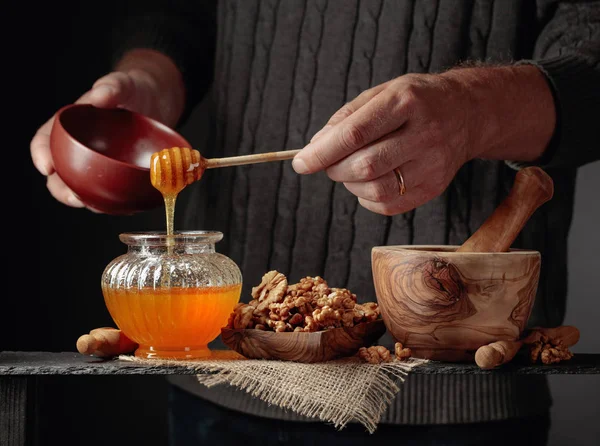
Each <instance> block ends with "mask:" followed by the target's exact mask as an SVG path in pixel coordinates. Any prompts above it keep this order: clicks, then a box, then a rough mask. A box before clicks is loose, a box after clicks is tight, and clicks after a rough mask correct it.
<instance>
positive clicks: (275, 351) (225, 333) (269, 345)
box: [221, 319, 385, 363]
mask: <svg viewBox="0 0 600 446" xmlns="http://www.w3.org/2000/svg"><path fill="white" fill-rule="evenodd" d="M384 333H385V325H384V323H383V321H382V320H381V319H379V320H376V321H373V322H363V323H360V324H357V325H355V326H354V327H349V328H346V327H342V328H332V329H329V330H324V331H316V332H313V333H307V332H283V333H276V332H274V331H263V330H256V329H254V328H249V329H234V328H222V329H221V339H222V341H223V342H224V343H225V345H227V346H228V347H229V348H231V349H232V350H235V351H236V352H238V353H240V354H241V355H243V356H245V357H246V358H249V359H277V360H282V361H296V362H306V363H314V362H324V361H329V360H332V359H336V358H341V357H344V356H352V355H354V354H355V353H356V352H358V350H359V349H360V348H361V347H368V346H370V345H372V344H373V343H375V342H376V341H377V340H378V339H379V338H380V337H381V336H382V335H383V334H384Z"/></svg>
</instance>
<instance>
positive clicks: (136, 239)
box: [119, 230, 223, 246]
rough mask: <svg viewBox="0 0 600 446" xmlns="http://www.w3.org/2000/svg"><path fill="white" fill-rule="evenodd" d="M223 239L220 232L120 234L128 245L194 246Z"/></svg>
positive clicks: (141, 232) (136, 232) (131, 232)
mask: <svg viewBox="0 0 600 446" xmlns="http://www.w3.org/2000/svg"><path fill="white" fill-rule="evenodd" d="M222 239H223V233H222V232H220V231H200V230H190V231H174V232H173V234H172V235H168V234H167V232H166V231H130V232H124V233H122V234H119V240H121V241H122V242H123V243H125V244H126V245H138V246H139V245H146V246H147V245H155V246H156V245H158V246H164V245H167V244H169V245H173V244H175V245H193V244H209V243H217V242H218V241H220V240H222Z"/></svg>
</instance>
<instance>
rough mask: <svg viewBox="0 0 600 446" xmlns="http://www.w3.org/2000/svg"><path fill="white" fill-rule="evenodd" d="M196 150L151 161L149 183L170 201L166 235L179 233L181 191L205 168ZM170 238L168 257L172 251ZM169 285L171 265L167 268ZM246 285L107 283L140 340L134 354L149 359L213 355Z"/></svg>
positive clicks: (119, 315) (116, 314)
mask: <svg viewBox="0 0 600 446" xmlns="http://www.w3.org/2000/svg"><path fill="white" fill-rule="evenodd" d="M203 163H204V160H203V159H202V157H201V156H200V153H199V152H198V151H196V150H190V149H187V148H179V147H173V148H170V149H164V150H161V151H159V152H156V153H154V154H153V155H152V157H151V161H150V181H151V183H152V185H153V186H154V187H155V188H156V189H158V190H159V192H161V194H162V195H163V198H164V201H165V210H166V220H167V235H168V236H172V235H174V229H173V222H174V214H175V202H176V199H177V195H178V194H179V193H180V192H181V191H182V190H183V189H184V188H185V187H186V186H187V185H188V184H191V183H192V182H194V181H198V180H199V179H200V178H201V177H202V174H203V172H204V167H205V166H204V164H203ZM169 240H170V238H168V239H167V248H168V252H169V255H172V254H173V250H172V246H171V244H170V243H171V242H170V241H169ZM163 274H164V275H166V277H163V278H162V279H161V281H162V283H164V284H168V283H169V279H170V277H169V276H168V275H169V270H168V268H164V269H163ZM240 292H241V284H235V285H226V286H215V287H170V286H164V287H145V288H135V287H134V288H113V287H110V286H108V285H103V294H104V299H105V302H106V306H107V308H108V310H109V312H110V314H111V316H112V317H113V319H114V321H115V323H116V324H117V326H118V327H119V328H120V329H121V330H122V331H123V332H124V333H125V334H127V336H128V337H129V338H130V339H132V340H133V341H135V342H136V343H138V344H139V348H138V349H137V350H136V352H135V354H136V356H139V357H144V358H173V359H191V358H200V357H204V356H207V355H209V354H210V351H209V349H208V347H207V345H208V343H209V342H211V341H212V340H213V339H215V338H216V337H217V336H218V335H219V333H220V330H221V327H223V326H225V325H226V324H227V319H228V318H229V315H230V314H231V311H232V310H233V308H234V307H235V304H236V303H237V302H238V301H239V297H240Z"/></svg>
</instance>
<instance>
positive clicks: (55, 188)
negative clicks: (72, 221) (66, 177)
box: [46, 173, 85, 208]
mask: <svg viewBox="0 0 600 446" xmlns="http://www.w3.org/2000/svg"><path fill="white" fill-rule="evenodd" d="M46 187H47V188H48V190H49V191H50V194H51V195H52V196H53V197H54V198H55V199H56V200H57V201H60V202H61V203H63V204H66V205H67V206H71V207H75V208H82V207H84V206H85V205H84V204H83V203H82V202H81V200H80V199H79V198H77V196H76V195H75V194H74V193H73V191H72V190H71V189H69V187H68V186H67V185H66V184H65V183H64V182H63V180H61V179H60V177H59V176H58V175H57V174H56V173H53V174H51V175H49V176H48V180H47V181H46Z"/></svg>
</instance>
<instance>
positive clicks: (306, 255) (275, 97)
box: [116, 0, 600, 424]
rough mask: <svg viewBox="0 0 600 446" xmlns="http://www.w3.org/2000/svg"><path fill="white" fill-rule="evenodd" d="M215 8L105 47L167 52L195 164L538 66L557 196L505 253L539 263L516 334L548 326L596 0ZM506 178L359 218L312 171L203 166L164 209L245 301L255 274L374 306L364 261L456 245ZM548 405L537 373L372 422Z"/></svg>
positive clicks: (587, 145)
mask: <svg viewBox="0 0 600 446" xmlns="http://www.w3.org/2000/svg"><path fill="white" fill-rule="evenodd" d="M217 3H218V5H215V4H213V2H207V1H194V2H189V1H188V2H186V1H179V2H178V1H175V2H171V6H172V9H170V10H168V11H166V10H165V11H161V10H160V8H158V7H156V9H154V10H152V11H150V12H148V13H147V14H144V15H132V16H131V22H127V23H126V26H125V27H124V28H123V29H124V31H122V33H120V34H118V38H119V45H120V47H119V51H117V53H116V54H117V56H116V57H118V55H119V54H121V53H122V51H124V50H126V49H129V48H133V47H149V48H154V49H159V50H161V51H164V52H165V53H166V54H168V55H170V56H171V57H172V58H173V60H174V61H175V62H176V63H177V64H178V66H179V67H180V69H181V71H182V73H183V76H184V81H185V85H186V89H187V95H188V96H187V99H188V102H187V111H186V115H185V117H184V119H185V118H187V116H189V112H190V111H191V109H192V108H193V107H194V106H195V105H196V104H197V103H198V101H200V99H201V98H204V97H205V95H206V94H208V95H210V96H208V100H209V101H210V107H211V111H212V113H211V119H212V121H211V126H210V127H211V134H210V137H209V143H208V144H207V145H206V147H201V148H200V150H201V151H202V153H203V155H204V156H206V157H212V156H219V157H223V156H232V155H240V154H248V153H255V152H263V151H276V150H284V149H287V148H300V147H303V146H304V145H305V144H306V143H307V142H308V140H309V139H310V138H311V136H312V135H313V134H314V133H315V132H316V131H318V130H319V129H320V128H321V127H322V126H323V125H324V124H325V122H326V121H327V120H328V118H329V117H330V115H331V114H332V113H333V112H335V111H336V110H337V109H338V108H339V107H341V106H342V105H343V104H344V103H345V102H347V101H349V100H351V99H352V98H354V97H355V96H356V95H358V94H359V93H360V92H361V91H363V90H365V89H368V88H370V87H372V86H374V85H377V84H379V83H382V82H384V81H387V80H389V79H391V78H394V77H396V76H400V75H402V74H404V73H409V72H412V73H426V72H437V71H440V70H444V69H446V68H450V67H452V66H453V65H456V64H457V63H460V62H463V61H472V60H477V61H485V62H493V63H515V62H517V61H526V62H527V63H533V64H536V65H537V66H539V67H540V69H541V70H542V71H543V72H544V73H545V74H546V76H547V79H548V81H549V83H550V85H551V88H552V90H553V93H554V96H555V100H556V104H557V115H558V125H557V131H556V134H555V135H554V138H553V142H552V144H551V146H550V147H549V148H548V150H547V151H546V153H545V155H544V156H543V157H542V159H540V160H539V163H538V164H539V165H542V166H543V167H545V168H546V170H547V172H548V173H549V174H550V175H551V176H552V177H553V179H554V182H555V195H554V198H553V200H551V201H550V202H548V203H546V204H545V205H544V206H542V207H541V208H540V209H539V210H538V211H537V212H536V213H535V214H534V215H533V217H532V218H531V220H530V221H529V222H528V224H527V226H526V227H525V229H524V230H523V231H522V233H521V234H520V236H519V238H518V240H517V241H516V243H515V245H514V246H515V247H521V248H528V249H535V250H539V251H540V252H541V253H542V268H541V277H540V282H539V289H538V294H537V298H536V301H535V305H534V308H533V313H532V315H531V319H530V324H531V325H542V326H555V325H558V324H560V323H561V322H562V320H563V316H564V311H565V300H566V294H567V239H568V233H569V226H570V223H571V217H572V208H573V195H574V187H575V180H576V169H577V167H578V166H581V165H583V164H585V163H588V162H591V161H593V160H597V159H599V158H600V134H599V130H598V128H599V126H598V116H600V65H599V64H600V43H599V42H600V2H597V1H596V2H567V1H565V2H561V1H552V0H537V1H531V0H496V1H494V0H468V1H467V0H465V1H455V0H419V1H416V0H368V1H367V0H297V1H296V0H285V1H284V0H264V1H257V0H225V1H220V2H217ZM440 100H443V98H440ZM514 167H518V166H516V165H515V164H510V163H506V162H502V161H484V160H473V161H471V162H469V163H467V164H466V165H464V166H463V167H462V168H461V169H460V171H459V172H458V173H457V175H456V177H455V179H454V181H453V182H452V183H451V184H450V185H449V187H448V188H447V189H446V190H445V192H444V193H443V194H442V195H441V196H439V197H437V198H435V199H433V200H432V201H430V202H428V203H427V204H425V205H423V206H421V207H419V208H417V209H416V210H414V211H412V212H409V213H407V214H404V215H397V216H394V217H387V216H383V215H379V214H375V213H372V212H369V211H367V210H366V209H364V208H362V207H361V206H360V205H358V203H357V200H356V197H354V196H353V195H351V194H350V193H349V192H348V191H347V190H346V189H345V187H344V186H343V185H342V184H337V183H334V182H333V181H331V180H330V179H329V178H328V177H327V176H326V175H325V174H323V173H318V174H313V175H309V176H299V175H297V174H296V173H295V172H294V171H293V169H292V167H291V164H290V163H289V162H282V163H266V164H257V165H251V166H243V167H238V168H227V169H214V170H211V171H208V172H207V173H206V174H205V177H204V178H203V179H202V181H200V182H198V183H197V184H194V185H193V186H190V187H191V188H192V189H193V190H192V191H191V193H190V194H189V200H188V202H187V205H184V204H183V203H179V205H178V208H177V212H178V213H180V215H181V216H182V217H183V218H182V219H181V221H182V223H181V225H180V228H181V229H184V228H185V229H213V230H220V231H222V232H223V233H224V235H225V238H224V240H223V241H222V242H220V243H219V244H218V245H217V251H219V252H222V253H224V254H226V255H228V256H230V257H231V258H232V259H233V260H235V261H236V262H237V264H238V265H239V266H240V268H241V270H242V272H243V276H244V287H243V291H242V300H243V301H248V300H249V297H250V288H251V287H252V286H253V285H256V284H258V283H259V282H260V279H261V276H262V275H263V274H264V273H265V272H266V271H269V270H271V269H276V270H278V271H280V272H282V273H284V274H286V275H287V276H288V278H289V280H290V281H291V282H295V281H298V280H299V279H300V278H301V277H303V276H315V275H320V276H322V277H324V278H325V279H326V280H327V281H328V282H329V284H330V285H331V286H336V287H346V288H349V289H350V290H352V291H353V292H354V293H356V294H357V296H359V299H361V300H363V301H373V300H375V299H376V297H375V293H374V288H373V281H372V273H371V264H370V255H371V248H372V247H374V246H378V245H399V244H454V245H460V244H461V243H462V242H463V241H464V240H466V239H467V238H468V237H469V235H470V234H471V233H472V232H473V231H474V230H476V229H477V228H478V227H479V226H480V225H481V223H482V222H483V221H484V220H485V218H486V217H488V216H489V215H490V214H491V213H492V211H493V210H494V209H495V207H496V206H497V205H498V203H499V202H500V201H501V200H502V199H503V198H504V196H505V195H506V194H507V192H508V190H509V188H510V186H511V185H512V181H513V179H514V175H515V169H514ZM218 342H219V341H218V340H217V341H216V344H218ZM381 342H382V343H383V344H384V345H386V344H387V343H389V342H391V340H390V339H389V338H387V337H386V338H384V339H382V341H381ZM172 382H173V383H175V384H177V385H179V386H181V387H183V388H185V389H187V390H189V391H190V392H193V393H195V394H197V395H198V396H200V397H202V398H206V399H208V400H211V401H214V402H217V403H218V404H221V405H224V406H226V407H229V408H232V409H236V410H240V411H245V412H249V413H253V414H255V415H262V416H267V417H274V418H284V419H302V418H300V417H298V416H297V415H295V414H293V413H289V412H285V411H283V410H281V409H278V408H276V407H269V406H267V405H266V404H264V403H262V402H261V401H259V400H257V399H255V398H252V397H250V396H249V395H247V394H245V393H244V392H241V391H236V390H235V389H232V388H224V387H219V388H217V389H207V388H204V387H202V386H201V385H199V384H198V383H196V382H195V380H194V378H193V377H179V378H173V379H172ZM550 404H551V398H550V394H549V391H548V387H547V383H546V381H545V379H544V378H543V377H515V376H496V375H484V376H424V375H414V376H409V377H408V379H407V380H406V382H405V383H404V384H403V386H402V389H401V392H400V394H399V395H398V397H397V398H396V399H395V401H394V402H393V404H392V406H391V407H390V409H389V410H388V411H387V413H386V414H385V416H384V419H383V420H382V421H383V422H387V423H408V424H426V423H461V422H474V421H485V420H494V419H502V418H507V417H514V416H523V415H527V414H533V413H539V412H541V411H546V410H548V408H549V406H550Z"/></svg>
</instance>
